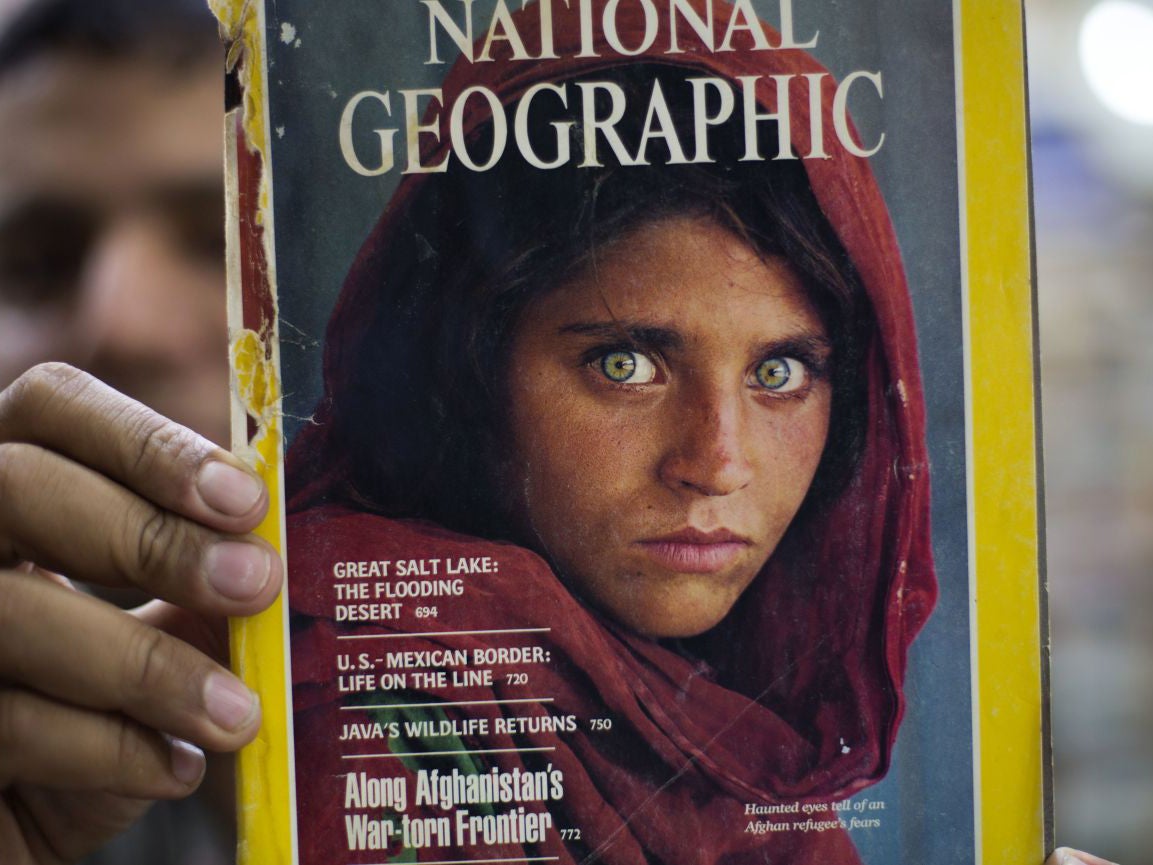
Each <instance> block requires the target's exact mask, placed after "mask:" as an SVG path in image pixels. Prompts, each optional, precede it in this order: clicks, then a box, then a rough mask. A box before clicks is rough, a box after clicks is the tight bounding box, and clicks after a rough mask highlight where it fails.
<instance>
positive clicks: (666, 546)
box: [638, 529, 749, 574]
mask: <svg viewBox="0 0 1153 865" xmlns="http://www.w3.org/2000/svg"><path fill="white" fill-rule="evenodd" d="M638 546H640V547H641V549H643V550H644V551H645V554H646V555H647V556H648V557H649V558H650V559H652V560H653V561H654V562H655V563H656V564H658V565H660V566H661V567H664V568H666V569H668V570H670V571H676V572H678V573H682V574H714V573H717V572H719V571H723V570H725V569H726V568H728V567H729V566H731V565H733V564H734V563H735V562H736V561H737V559H739V558H740V557H741V555H742V554H743V553H744V552H745V551H746V550H747V549H748V547H749V541H748V540H747V539H745V538H743V537H741V536H740V535H736V534H734V533H732V532H730V531H727V530H724V529H721V530H718V531H713V532H702V531H700V530H699V529H686V530H683V531H679V532H675V533H673V534H671V535H666V536H664V537H660V538H653V539H651V540H645V541H638Z"/></svg>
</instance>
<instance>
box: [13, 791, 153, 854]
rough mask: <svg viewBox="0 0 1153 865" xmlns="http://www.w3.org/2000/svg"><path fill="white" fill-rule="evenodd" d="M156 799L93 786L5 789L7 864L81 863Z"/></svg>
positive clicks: (125, 827) (133, 820)
mask: <svg viewBox="0 0 1153 865" xmlns="http://www.w3.org/2000/svg"><path fill="white" fill-rule="evenodd" d="M152 802H153V800H151V799H138V798H133V797H129V796H118V795H116V794H114V793H105V792H92V791H89V790H67V791H66V790H54V789H50V788H47V787H39V786H34V785H30V784H29V785H18V786H16V787H13V788H11V789H10V790H8V791H7V793H5V794H4V802H3V804H5V805H8V808H7V809H2V808H0V850H3V851H4V853H5V856H6V857H7V858H5V859H4V865H42V863H45V862H56V863H64V862H78V861H79V860H81V859H82V858H84V857H85V856H87V855H88V854H89V853H93V852H95V851H96V850H98V849H100V848H101V847H103V846H104V845H105V844H106V843H107V842H108V841H109V840H110V839H112V838H115V837H116V836H117V835H119V834H120V833H121V832H123V831H124V830H125V829H127V828H128V827H129V826H131V825H132V824H133V823H135V822H136V821H137V820H139V819H140V818H141V817H142V816H143V815H144V813H145V812H146V811H147V810H148V808H149V807H150V806H151V805H152ZM10 860H11V861H10Z"/></svg>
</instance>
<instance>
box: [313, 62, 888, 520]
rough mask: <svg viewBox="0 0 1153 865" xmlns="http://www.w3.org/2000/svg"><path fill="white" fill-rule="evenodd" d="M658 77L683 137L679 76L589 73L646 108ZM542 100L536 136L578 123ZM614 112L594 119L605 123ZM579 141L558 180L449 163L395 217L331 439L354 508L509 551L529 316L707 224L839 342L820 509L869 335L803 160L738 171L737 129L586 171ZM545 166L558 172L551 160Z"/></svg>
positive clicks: (843, 466) (854, 430) (605, 158)
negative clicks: (639, 253)
mask: <svg viewBox="0 0 1153 865" xmlns="http://www.w3.org/2000/svg"><path fill="white" fill-rule="evenodd" d="M590 77H592V76H590ZM654 78H655V79H656V80H657V81H659V82H660V85H661V87H662V91H663V93H664V96H665V98H666V100H667V102H668V104H669V107H670V109H671V112H672V116H673V119H674V123H675V126H676V128H677V130H678V132H679V133H680V134H681V140H682V141H689V140H691V134H692V129H693V125H692V124H693V117H692V108H691V103H690V96H691V92H690V90H689V85H688V84H687V83H686V82H685V81H684V70H683V69H671V68H669V67H661V66H659V65H655V64H637V65H630V66H626V67H621V68H620V69H617V70H609V71H607V72H601V73H599V74H597V75H596V76H595V79H596V80H598V81H604V80H612V81H614V82H615V83H617V84H619V85H620V86H621V87H623V88H624V90H625V92H626V95H627V96H628V98H629V101H630V104H633V105H635V104H646V103H647V99H648V94H649V93H650V92H651V88H652V86H653V85H652V82H653V80H654ZM570 92H571V88H570ZM540 102H541V108H540V109H539V110H538V109H536V106H534V112H533V128H534V130H550V134H552V135H553V136H555V133H551V129H552V127H551V126H550V125H549V124H551V123H553V122H555V121H563V120H567V119H571V118H569V117H566V116H564V115H563V113H562V111H561V110H558V112H557V113H556V114H553V115H550V114H549V113H548V111H547V109H545V108H544V106H545V104H546V103H545V101H544V100H540ZM557 108H558V109H560V106H559V100H558V101H557ZM606 112H607V107H604V106H602V107H601V110H600V111H599V115H600V116H603V115H604V114H605V113H606ZM643 123H644V121H643V117H642V116H641V114H640V113H639V112H632V113H631V114H630V116H629V117H626V118H625V119H624V120H622V121H621V123H619V124H618V125H617V131H618V132H619V133H620V135H621V138H622V139H623V140H624V141H625V143H626V144H628V145H629V146H630V148H635V146H636V142H638V141H639V140H640V139H641V135H642V132H643ZM490 135H491V129H490V128H489V127H488V126H483V125H482V127H481V128H480V129H479V130H478V131H477V133H476V136H477V138H476V140H475V142H473V145H472V147H471V150H472V152H473V153H484V152H486V149H485V148H486V147H487V146H488V142H487V141H486V140H485V138H486V137H487V136H490ZM570 136H571V145H572V150H573V158H572V159H571V160H569V161H568V163H567V164H566V165H564V166H562V167H560V168H556V169H551V170H547V171H542V170H539V169H535V168H532V167H530V166H529V165H527V164H526V163H525V162H524V161H523V160H522V159H521V157H520V156H519V155H518V154H517V153H515V152H512V151H511V150H510V151H508V152H506V154H505V156H504V157H503V158H502V159H501V160H500V162H499V163H498V164H497V165H496V166H495V167H494V168H493V169H491V170H490V171H488V172H485V173H473V172H469V171H467V170H464V169H461V168H460V166H459V164H458V163H455V162H454V163H452V165H451V166H450V168H449V170H448V171H447V172H446V173H445V174H441V175H430V176H428V177H424V178H421V179H420V182H421V183H422V186H421V188H420V190H419V191H418V193H417V194H416V196H415V198H414V199H412V202H411V204H410V205H409V206H408V207H407V209H406V210H405V211H404V212H403V213H394V214H390V215H388V216H386V217H385V218H386V219H389V220H391V230H390V231H389V232H388V240H387V241H386V248H382V249H379V250H377V251H376V253H375V254H379V256H380V257H379V258H378V259H377V261H378V262H379V263H380V266H379V267H378V268H377V272H378V273H381V274H383V276H382V281H381V284H380V293H379V302H378V303H376V304H375V307H374V308H373V309H372V310H371V312H370V315H371V316H372V320H371V322H370V323H369V326H368V333H369V337H368V338H367V339H366V340H364V345H363V346H362V347H361V348H360V354H359V357H358V360H357V368H356V373H355V376H354V378H355V380H354V381H347V382H343V383H336V385H335V389H334V390H333V392H332V393H330V398H331V399H333V400H335V401H336V406H330V407H329V408H330V409H336V410H333V411H330V413H329V416H330V417H331V418H332V423H333V424H334V429H332V430H331V431H330V437H329V441H330V442H335V443H337V446H338V447H340V448H342V449H344V450H345V452H346V453H349V454H355V455H356V464H357V472H356V475H355V477H350V478H349V480H348V486H349V489H347V490H346V491H345V494H346V496H347V497H348V499H349V500H350V503H355V505H356V506H357V507H360V508H367V509H370V510H372V511H375V512H379V513H383V514H385V515H387V516H394V517H417V518H426V519H430V520H433V521H435V522H437V523H440V524H442V525H444V526H446V527H448V528H451V529H455V530H458V531H462V532H466V533H470V534H478V535H482V536H486V537H506V536H507V535H508V532H509V531H510V529H509V527H508V521H507V520H506V519H505V513H504V508H503V507H502V502H505V501H507V498H508V496H507V494H503V493H502V492H501V490H500V472H499V471H498V469H497V467H498V466H499V465H500V463H501V460H502V457H503V454H504V452H505V449H504V447H503V442H504V441H505V440H506V437H505V434H504V429H505V423H504V417H505V409H504V403H503V392H504V388H503V386H502V382H503V378H504V370H505V361H506V360H507V352H508V349H509V345H510V343H511V338H512V336H513V333H514V331H515V329H516V326H517V323H518V320H519V317H520V314H521V312H522V311H523V310H524V308H525V306H526V304H527V303H528V302H529V301H530V300H531V299H533V298H536V297H539V296H541V295H544V294H547V293H548V292H549V291H550V290H552V289H554V288H556V287H559V286H560V285H562V284H564V283H565V282H566V281H568V280H570V279H572V278H574V277H576V276H577V275H579V274H581V273H582V272H583V271H584V270H585V269H586V268H589V267H590V266H592V265H593V263H594V262H595V260H596V256H597V254H598V250H600V249H603V248H604V247H605V246H606V245H607V244H611V243H612V242H613V241H614V240H617V239H619V238H621V237H623V236H625V235H626V234H627V233H628V232H630V231H631V230H633V229H635V228H638V227H639V226H641V225H644V224H647V223H652V222H655V221H659V220H661V219H664V218H668V217H673V216H690V217H701V218H708V219H712V220H715V221H716V222H717V223H719V224H720V225H722V226H723V227H725V228H727V229H729V230H730V231H732V232H734V233H735V234H737V235H738V236H740V237H741V238H742V239H744V240H745V241H746V242H747V243H748V244H749V246H750V247H751V248H753V249H754V250H755V251H756V252H757V253H759V254H760V255H761V256H765V257H767V256H782V257H784V258H785V259H786V260H787V261H788V262H789V264H790V265H791V266H792V268H793V269H794V271H795V272H796V273H797V274H798V276H799V277H800V278H801V281H802V283H803V285H804V287H805V290H806V291H807V293H808V296H809V298H810V301H811V302H812V303H813V305H814V307H815V309H816V310H817V311H818V313H819V314H820V316H821V318H822V320H823V323H824V325H825V328H826V330H827V332H828V334H829V336H830V339H831V341H832V343H833V358H832V383H833V408H832V419H831V426H830V433H829V438H828V442H827V444H826V447H825V451H824V455H823V457H822V461H821V464H820V467H819V468H818V471H817V476H816V479H815V480H814V484H813V488H812V490H811V492H810V497H809V499H810V503H816V502H819V501H821V500H822V499H823V498H827V497H828V496H831V495H834V494H835V493H837V492H838V491H839V490H840V489H841V488H842V487H843V485H844V484H845V483H847V481H848V480H849V478H850V477H851V474H852V472H853V469H854V466H855V463H856V459H857V455H858V452H859V449H860V442H861V439H862V433H863V428H864V423H865V413H866V408H865V404H864V403H865V401H864V395H863V380H864V379H863V376H860V375H858V371H859V370H860V369H861V365H862V362H863V360H862V358H863V354H864V345H865V342H866V341H867V340H868V336H869V333H870V332H871V329H872V321H871V314H870V311H869V310H870V307H869V305H868V303H867V301H866V300H865V297H864V290H863V288H862V287H861V284H860V281H859V279H858V277H857V274H856V270H855V268H854V267H853V263H852V262H851V261H850V259H849V258H848V255H847V254H846V253H845V251H844V249H843V248H842V246H841V244H840V243H839V241H838V240H837V238H836V236H835V235H834V233H833V230H832V228H831V227H830V226H829V224H828V222H827V220H826V219H825V218H824V216H823V215H822V213H821V211H820V208H819V206H818V205H817V202H816V200H815V198H814V196H813V194H812V191H811V189H810V187H809V183H808V179H807V177H806V174H805V171H804V168H803V167H802V166H801V164H800V160H797V159H792V160H781V161H775V162H742V161H740V156H741V155H742V154H743V152H744V151H743V147H744V140H743V131H742V129H741V128H740V127H739V126H738V125H737V124H735V123H734V124H730V125H729V126H722V127H716V128H715V129H714V131H713V132H712V133H711V134H710V156H711V158H712V161H710V162H707V163H704V162H702V163H690V164H678V165H668V164H657V163H656V160H655V158H654V156H655V154H656V152H657V151H658V150H659V149H660V148H659V147H657V146H650V147H649V148H648V156H649V158H650V160H652V161H653V164H652V165H650V166H647V167H644V168H636V167H629V166H622V165H620V164H614V163H613V162H612V161H611V160H610V156H611V153H610V152H609V149H608V148H602V151H601V153H600V159H601V161H602V162H604V163H605V164H604V166H603V167H597V168H582V167H578V166H579V163H580V162H581V140H582V136H581V135H580V134H579V131H578V130H577V124H573V126H572V127H571V129H570ZM539 138H540V139H541V140H542V141H546V140H548V138H549V136H548V135H543V134H541V135H540V136H539ZM633 152H635V149H634V150H633ZM538 156H539V157H540V158H541V159H545V160H547V159H549V158H550V154H549V153H548V152H547V150H546V149H545V147H544V146H543V145H542V146H540V147H539V148H538ZM337 406H339V408H337Z"/></svg>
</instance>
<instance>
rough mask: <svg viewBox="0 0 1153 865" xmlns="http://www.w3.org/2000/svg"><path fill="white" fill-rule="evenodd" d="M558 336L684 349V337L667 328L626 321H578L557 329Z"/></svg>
mask: <svg viewBox="0 0 1153 865" xmlns="http://www.w3.org/2000/svg"><path fill="white" fill-rule="evenodd" d="M557 333H558V334H565V333H575V334H579V335H581V336H591V337H596V338H598V339H603V340H606V341H614V340H615V341H618V342H619V341H621V340H627V341H628V342H630V343H634V344H636V345H638V346H644V347H646V348H652V349H660V350H671V351H675V350H676V349H679V348H683V347H684V345H685V339H684V337H683V336H682V335H681V334H680V333H678V332H677V331H675V330H673V329H672V328H667V327H657V326H655V325H649V324H639V323H629V322H626V321H577V322H572V323H571V324H566V325H562V326H561V327H559V328H557Z"/></svg>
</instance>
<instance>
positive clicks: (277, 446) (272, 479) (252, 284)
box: [209, 0, 296, 865]
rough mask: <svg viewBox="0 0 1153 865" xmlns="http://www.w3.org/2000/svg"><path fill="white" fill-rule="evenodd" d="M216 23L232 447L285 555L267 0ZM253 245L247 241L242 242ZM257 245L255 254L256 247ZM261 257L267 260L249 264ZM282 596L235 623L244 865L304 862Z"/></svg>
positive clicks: (225, 10) (234, 3)
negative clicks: (232, 86)
mask: <svg viewBox="0 0 1153 865" xmlns="http://www.w3.org/2000/svg"><path fill="white" fill-rule="evenodd" d="M209 6H210V7H211V9H212V11H213V13H214V14H215V15H216V17H217V20H218V22H219V23H220V30H221V36H222V39H223V40H224V42H225V44H226V46H227V49H228V55H227V60H226V65H227V71H228V72H229V74H230V75H233V76H234V78H235V82H236V83H237V84H238V87H239V96H240V103H241V104H240V106H239V107H237V108H234V109H233V110H231V111H229V113H228V115H227V116H226V118H225V173H226V178H225V180H226V189H227V207H226V231H227V238H228V244H227V249H228V252H227V274H228V331H229V345H230V354H231V363H232V380H231V391H232V418H233V425H232V445H233V450H234V451H235V452H236V453H237V454H238V455H239V456H241V458H243V459H245V461H246V462H248V463H249V464H250V465H252V466H253V467H254V468H255V469H256V470H257V471H258V473H259V474H260V475H261V477H262V478H263V479H264V481H265V483H266V485H267V486H268V490H269V502H270V505H269V511H268V514H267V516H266V517H265V519H264V521H263V522H262V523H261V525H260V526H259V527H258V528H257V530H256V534H257V535H259V536H260V537H262V538H263V539H264V540H266V541H268V542H269V543H271V544H272V545H273V546H274V547H276V549H277V550H278V551H279V552H280V553H281V554H282V556H283V552H284V530H283V526H284V520H283V494H282V489H283V459H282V457H283V442H282V434H281V422H280V420H281V419H280V370H279V351H278V344H277V339H276V331H277V322H276V279H275V269H274V268H275V265H274V261H273V259H272V256H271V254H270V253H271V248H272V247H271V242H272V238H271V231H272V219H271V213H272V206H271V177H270V174H269V172H267V171H265V170H264V169H265V167H266V166H267V165H268V164H269V163H268V160H269V156H270V154H269V152H268V137H267V134H266V130H267V128H268V127H267V118H266V115H265V112H266V104H267V100H266V99H265V95H264V81H265V50H264V43H263V21H262V18H263V3H262V2H260V0H257V2H253V0H209ZM246 247H247V248H246ZM254 248H256V249H257V250H258V251H259V253H262V254H259V253H258V254H257V255H255V256H254V255H253V254H252V252H253V249H254ZM253 258H256V259H258V260H259V261H260V266H258V267H255V268H254V267H251V266H250V264H251V260H252V259H253ZM287 627H288V603H287V597H286V592H282V593H281V596H280V597H279V598H278V599H277V601H276V602H275V603H274V604H273V606H272V607H270V608H269V609H268V610H266V611H265V612H264V613H262V614H260V615H258V616H255V617H253V618H250V619H235V620H233V621H231V622H230V627H229V636H230V644H231V650H232V668H233V670H234V671H235V672H236V673H237V675H239V676H240V677H241V679H242V680H244V682H245V683H246V684H247V685H248V686H249V687H251V688H252V689H253V690H255V691H256V692H257V694H259V696H260V700H261V708H262V712H263V723H262V726H261V729H260V732H259V734H258V735H257V738H256V740H255V741H253V742H252V743H251V744H250V745H248V746H247V747H245V748H244V749H243V750H242V751H241V752H240V754H239V756H238V758H237V782H236V795H237V837H238V842H237V851H236V861H237V862H238V863H239V865H258V863H259V865H281V863H284V865H287V863H292V862H295V861H296V853H295V851H294V849H293V843H292V839H293V837H294V835H295V832H294V825H295V802H294V800H295V796H294V789H295V788H294V784H293V772H292V758H291V753H292V745H291V743H292V735H291V714H290V712H291V701H290V699H289V680H290V673H289V659H288V655H287V646H288V635H287Z"/></svg>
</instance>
